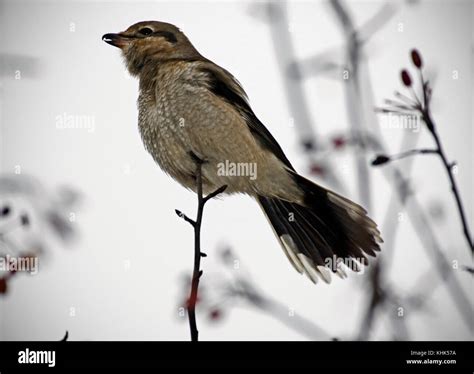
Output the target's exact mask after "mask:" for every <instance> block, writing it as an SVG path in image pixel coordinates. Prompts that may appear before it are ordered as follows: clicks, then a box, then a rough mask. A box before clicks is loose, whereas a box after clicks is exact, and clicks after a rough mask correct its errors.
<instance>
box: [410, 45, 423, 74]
mask: <svg viewBox="0 0 474 374" xmlns="http://www.w3.org/2000/svg"><path fill="white" fill-rule="evenodd" d="M411 60H412V61H413V64H414V65H415V66H416V67H417V68H418V69H421V67H422V66H423V62H422V60H421V56H420V53H419V52H418V51H417V50H416V49H412V51H411Z"/></svg>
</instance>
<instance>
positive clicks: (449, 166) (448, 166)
mask: <svg viewBox="0 0 474 374" xmlns="http://www.w3.org/2000/svg"><path fill="white" fill-rule="evenodd" d="M422 114H423V121H424V122H425V123H426V127H427V128H428V130H429V131H430V133H431V135H432V136H433V139H434V141H435V143H436V150H437V153H438V155H439V157H440V158H441V161H442V162H443V166H444V168H445V169H446V172H447V174H448V178H449V182H450V184H451V190H452V191H453V195H454V199H455V200H456V205H457V208H458V211H459V217H460V218H461V223H462V227H463V233H464V236H465V238H466V241H467V244H468V245H469V248H470V249H471V252H474V244H473V242H472V236H471V233H470V230H469V225H468V223H467V219H466V214H465V212H464V206H463V203H462V201H461V195H460V194H459V189H458V186H457V183H456V179H455V178H454V174H453V164H452V163H450V162H449V161H448V158H447V156H446V153H445V152H444V148H443V145H442V144H441V139H440V138H439V136H438V132H437V131H436V127H435V124H434V122H433V119H432V118H431V113H430V110H429V107H427V108H425V109H424V110H423V113H422Z"/></svg>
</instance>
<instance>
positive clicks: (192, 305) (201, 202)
mask: <svg viewBox="0 0 474 374" xmlns="http://www.w3.org/2000/svg"><path fill="white" fill-rule="evenodd" d="M194 159H195V162H196V187H197V189H196V194H197V196H198V209H197V214H196V219H195V220H193V219H191V218H189V217H187V216H186V215H185V214H183V213H182V212H181V211H179V210H176V211H175V212H176V214H177V215H178V216H179V217H181V218H183V219H184V220H185V221H186V222H188V223H189V224H190V225H191V226H192V227H193V229H194V269H193V277H192V281H191V291H190V295H189V299H188V302H187V309H188V319H189V329H190V331H191V341H193V342H195V341H198V339H199V331H198V328H197V323H196V303H197V298H198V288H199V279H200V278H201V275H202V273H203V272H202V270H201V257H206V254H205V253H203V252H201V224H202V216H203V212H204V206H205V205H206V203H207V202H208V201H209V200H210V199H212V198H213V197H215V196H217V195H218V194H220V193H222V192H223V191H224V190H225V189H226V188H227V186H222V187H220V188H218V189H217V190H215V191H214V192H211V193H210V194H209V195H207V196H203V194H202V164H203V163H204V161H202V160H200V159H198V158H196V157H195V158H194Z"/></svg>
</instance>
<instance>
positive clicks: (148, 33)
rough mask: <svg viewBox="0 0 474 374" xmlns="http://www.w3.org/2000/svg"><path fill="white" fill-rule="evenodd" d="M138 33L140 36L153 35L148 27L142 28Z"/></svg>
mask: <svg viewBox="0 0 474 374" xmlns="http://www.w3.org/2000/svg"><path fill="white" fill-rule="evenodd" d="M139 33H140V34H142V35H151V34H153V30H152V29H150V28H149V27H144V28H143V29H140V31H139Z"/></svg>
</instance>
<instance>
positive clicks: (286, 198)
mask: <svg viewBox="0 0 474 374" xmlns="http://www.w3.org/2000/svg"><path fill="white" fill-rule="evenodd" d="M102 39H103V40H104V41H105V42H107V43H109V44H111V45H113V46H116V47H118V48H120V49H121V51H122V55H123V57H124V60H125V64H126V66H127V68H128V71H129V72H130V74H131V75H133V76H136V77H138V78H139V81H140V83H139V90H140V93H139V97H138V109H139V116H138V127H139V130H140V134H141V137H142V139H143V143H144V144H145V148H146V149H147V150H148V152H149V153H150V154H151V155H152V157H153V158H154V160H155V161H156V163H157V164H158V165H159V166H160V167H161V168H162V169H163V170H164V171H165V173H167V174H169V175H170V176H171V177H172V178H174V179H175V180H176V181H177V182H179V183H180V184H181V185H183V186H184V187H185V188H188V189H190V190H192V191H196V157H197V158H198V159H199V160H201V161H202V162H203V163H202V169H201V170H202V183H203V191H204V192H206V193H209V192H211V191H214V190H216V189H217V188H219V187H221V186H223V185H227V186H228V187H227V189H226V190H225V193H227V194H235V193H241V194H246V195H249V196H251V197H253V198H254V199H255V200H256V201H257V202H258V203H259V204H260V206H261V208H262V210H263V211H264V213H265V215H266V217H267V218H268V221H269V222H270V224H271V226H272V228H273V230H274V232H275V234H276V236H277V238H278V240H279V242H280V244H281V247H282V248H283V250H284V252H285V254H286V256H287V257H288V259H289V260H290V262H291V263H292V264H293V266H294V267H295V269H296V270H297V271H298V272H300V273H305V274H306V275H307V276H308V277H309V278H310V279H311V280H312V281H313V282H314V283H316V282H317V280H318V278H321V279H322V280H324V281H326V282H329V281H330V279H331V276H330V273H331V272H333V273H336V274H338V275H340V276H341V277H344V276H345V272H344V267H343V266H342V265H341V261H344V265H345V267H349V268H351V269H352V270H357V267H358V265H359V264H364V265H365V264H367V257H366V255H370V256H375V252H377V251H380V247H379V243H382V239H381V237H380V232H379V231H378V229H377V225H376V224H375V223H374V221H372V220H371V219H370V218H369V217H368V216H367V212H366V211H365V209H364V208H362V207H361V206H359V205H357V204H355V203H354V202H352V201H350V200H348V199H347V198H345V197H342V196H341V195H338V194H336V193H335V192H332V191H330V190H328V189H326V188H324V187H321V186H319V185H317V184H315V183H313V182H311V181H310V180H308V179H306V178H304V177H302V176H301V175H299V174H298V173H297V172H296V170H295V169H294V168H293V166H292V165H291V163H290V161H289V160H288V158H287V157H286V156H285V153H284V152H283V150H282V148H281V147H280V145H279V144H278V143H277V141H276V140H275V138H274V137H273V136H272V135H271V133H270V132H269V131H268V130H267V128H266V127H265V126H264V125H263V124H262V122H260V120H259V119H258V118H257V116H256V115H255V114H254V112H253V111H252V109H251V107H250V105H249V102H248V99H247V95H246V94H245V91H244V90H243V88H242V86H241V85H240V84H239V82H238V81H237V80H236V79H235V78H234V77H233V76H232V74H230V73H229V72H228V71H227V70H225V69H223V68H221V67H220V66H218V65H216V64H215V63H213V62H212V61H210V60H208V59H207V58H205V57H203V56H202V55H201V54H200V53H199V52H198V51H197V50H196V48H194V46H193V45H192V44H191V42H190V41H189V40H188V38H187V37H186V36H185V35H184V33H183V32H182V31H181V30H180V29H178V28H177V27H176V26H174V25H171V24H169V23H164V22H156V21H147V22H139V23H137V24H135V25H132V26H130V27H129V28H128V29H127V30H125V31H123V32H120V33H117V34H105V35H104V36H103V37H102ZM262 89H264V88H262ZM223 165H227V169H226V168H223ZM229 165H230V166H229ZM248 165H253V166H255V168H254V169H255V170H254V171H255V173H254V175H253V178H252V177H249V175H247V174H248V173H245V172H244V173H239V172H238V171H239V170H237V172H236V167H239V166H244V167H243V168H242V169H243V170H244V171H246V170H247V171H248V170H250V168H245V166H248ZM229 167H230V168H232V167H233V169H232V170H229Z"/></svg>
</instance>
